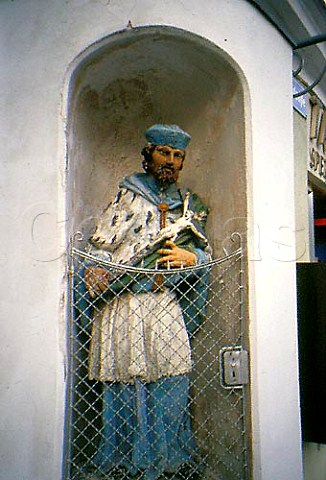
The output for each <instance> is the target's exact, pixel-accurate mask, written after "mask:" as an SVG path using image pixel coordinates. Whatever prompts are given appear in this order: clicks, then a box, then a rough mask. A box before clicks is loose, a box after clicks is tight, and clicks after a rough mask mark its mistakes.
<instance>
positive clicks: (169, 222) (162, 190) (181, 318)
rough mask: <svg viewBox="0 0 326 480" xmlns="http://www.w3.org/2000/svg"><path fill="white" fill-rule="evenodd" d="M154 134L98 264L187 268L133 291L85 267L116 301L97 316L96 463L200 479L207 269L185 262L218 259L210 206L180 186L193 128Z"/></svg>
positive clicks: (93, 284)
mask: <svg viewBox="0 0 326 480" xmlns="http://www.w3.org/2000/svg"><path fill="white" fill-rule="evenodd" d="M145 136H146V139H147V142H148V143H147V145H146V146H145V148H144V149H143V151H142V155H143V157H144V160H143V168H144V171H145V173H135V174H133V175H131V176H129V177H126V178H125V179H124V180H122V182H121V183H120V185H119V191H118V193H117V195H116V197H115V200H114V201H113V202H112V203H111V204H110V205H109V206H108V208H107V209H106V210H105V211H104V213H103V214H102V216H101V218H100V221H99V224H98V225H97V228H96V231H95V233H94V234H93V235H92V237H91V238H90V242H89V247H88V252H89V253H91V254H92V255H93V256H94V257H96V258H97V259H99V262H100V260H101V259H104V260H105V259H106V260H108V259H109V260H111V261H113V262H115V263H119V264H125V265H133V266H137V265H138V266H143V267H147V268H155V267H156V268H157V267H158V266H159V267H160V269H162V272H164V269H166V268H170V269H175V268H177V269H178V270H177V271H176V273H174V274H172V275H171V274H170V275H167V274H165V275H164V273H163V274H162V275H161V274H158V273H156V275H152V276H148V275H135V277H134V278H133V277H132V275H131V276H130V275H129V276H128V288H126V285H125V284H123V281H121V280H119V281H117V279H116V277H115V274H114V272H113V271H112V269H110V268H103V266H99V264H98V263H95V262H89V263H87V264H86V265H85V269H84V272H83V276H84V280H85V284H84V286H85V289H86V292H87V293H86V294H87V295H88V296H89V297H90V299H91V301H93V302H94V301H96V299H97V298H98V297H105V296H106V297H107V298H110V301H109V302H108V301H107V302H104V303H99V305H100V306H98V307H97V308H94V310H93V312H92V314H91V315H92V335H91V338H92V339H91V347H90V352H89V378H90V379H93V380H98V381H100V382H103V412H102V423H103V428H102V432H101V434H102V441H101V442H100V444H99V447H98V451H97V454H96V456H95V458H93V460H92V464H93V465H94V466H96V469H97V471H98V472H102V473H103V474H107V475H108V476H106V477H104V478H128V479H129V478H142V479H144V480H156V479H159V478H176V479H177V478H189V479H190V478H200V474H199V473H198V469H199V468H200V467H199V466H198V463H196V462H198V458H197V454H196V444H195V441H194V439H193V435H192V430H191V421H190V412H189V398H190V397H189V375H190V372H191V370H192V360H191V336H192V335H193V334H194V333H195V332H196V329H197V328H198V326H199V325H200V323H201V321H202V317H203V315H204V313H205V301H206V284H207V277H208V271H207V268H202V269H195V270H192V269H188V270H187V269H185V271H184V272H182V271H180V267H188V266H193V265H196V264H198V265H199V264H204V263H206V262H207V261H208V260H209V259H210V247H209V244H208V241H207V238H206V235H205V232H204V227H205V222H206V217H207V213H208V210H207V208H206V207H205V206H204V205H203V203H202V202H201V201H200V199H199V197H198V196H197V195H195V194H193V193H192V192H191V191H190V190H189V189H187V188H184V187H181V186H179V184H178V177H179V173H180V171H181V169H182V167H183V163H184V159H185V155H186V153H185V151H186V148H187V146H188V143H189V141H190V138H191V137H190V135H189V134H188V133H186V132H184V131H183V130H182V129H181V128H180V127H178V126H176V125H153V126H152V127H151V128H149V129H148V130H147V131H146V132H145ZM189 472H190V473H189ZM191 472H192V473H191ZM196 472H197V473H196ZM92 478H97V477H92ZM99 478H102V477H99Z"/></svg>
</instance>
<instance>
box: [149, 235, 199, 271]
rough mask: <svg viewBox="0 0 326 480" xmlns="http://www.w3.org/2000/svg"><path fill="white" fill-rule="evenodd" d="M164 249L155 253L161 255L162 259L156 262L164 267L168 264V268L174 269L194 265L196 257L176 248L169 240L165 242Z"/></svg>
mask: <svg viewBox="0 0 326 480" xmlns="http://www.w3.org/2000/svg"><path fill="white" fill-rule="evenodd" d="M165 247H168V248H160V249H159V250H158V251H157V253H159V254H160V255H163V256H162V258H159V259H158V260H157V263H161V264H163V265H164V266H167V265H168V264H169V266H170V267H176V268H177V267H191V266H192V265H196V261H197V256H196V255H195V254H194V253H192V252H189V251H188V250H185V249H184V248H180V247H178V246H177V245H176V244H175V243H174V242H172V241H171V240H167V241H166V242H165Z"/></svg>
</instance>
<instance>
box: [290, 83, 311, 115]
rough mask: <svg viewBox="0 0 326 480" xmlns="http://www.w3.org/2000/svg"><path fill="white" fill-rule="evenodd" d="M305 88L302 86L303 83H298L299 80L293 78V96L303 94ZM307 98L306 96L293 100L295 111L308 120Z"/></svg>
mask: <svg viewBox="0 0 326 480" xmlns="http://www.w3.org/2000/svg"><path fill="white" fill-rule="evenodd" d="M304 88H305V87H304V86H303V85H301V83H300V82H298V80H296V79H295V78H293V83H292V91H293V95H294V94H296V93H299V92H301V91H302V90H304ZM306 96H307V95H306V94H305V95H301V96H300V97H295V98H293V108H294V109H295V110H297V112H299V113H301V115H302V116H303V117H305V118H307V99H306Z"/></svg>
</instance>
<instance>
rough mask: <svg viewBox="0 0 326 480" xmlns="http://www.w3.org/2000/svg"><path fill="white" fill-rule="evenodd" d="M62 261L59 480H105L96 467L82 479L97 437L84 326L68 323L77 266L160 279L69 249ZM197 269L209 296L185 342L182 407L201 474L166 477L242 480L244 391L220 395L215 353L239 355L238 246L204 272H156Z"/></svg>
mask: <svg viewBox="0 0 326 480" xmlns="http://www.w3.org/2000/svg"><path fill="white" fill-rule="evenodd" d="M232 238H233V240H234V241H236V240H238V241H240V242H241V237H240V235H239V234H234V235H233V236H232ZM69 260H70V288H69V295H70V304H71V309H70V319H69V326H68V337H69V345H68V347H69V349H68V351H69V372H68V383H67V414H66V435H65V459H64V479H65V480H82V479H84V478H87V479H90V480H92V479H97V478H106V479H107V480H111V478H112V479H113V478H116V477H114V476H112V477H111V476H108V475H106V476H101V474H103V472H102V471H101V468H95V470H94V468H93V469H92V470H93V474H89V475H88V476H87V474H86V476H85V471H86V470H85V466H87V465H89V464H90V465H91V466H92V459H93V458H94V455H95V454H96V449H97V448H98V444H99V440H100V438H101V428H102V426H103V425H102V419H101V409H102V403H101V402H102V400H101V395H102V391H101V382H97V381H89V380H88V373H87V356H88V348H89V332H88V331H87V329H88V328H89V326H82V325H80V322H79V320H80V319H76V315H75V304H74V289H75V288H76V276H77V277H78V264H79V263H83V262H88V261H91V262H97V263H98V264H99V263H101V265H102V266H104V267H106V268H110V269H111V270H114V271H116V272H117V273H119V274H131V275H134V276H136V277H137V275H141V276H144V275H145V276H147V277H153V276H155V275H157V273H162V270H160V269H158V268H155V269H148V268H142V267H131V266H126V265H119V264H115V263H114V262H110V261H101V262H99V261H98V259H97V258H96V257H93V256H92V255H88V254H86V253H85V252H83V251H80V250H78V249H76V248H74V247H72V248H71V254H70V259H69ZM203 268H207V269H209V270H210V284H209V285H208V287H207V288H208V290H209V295H208V298H207V302H206V310H207V314H206V318H205V321H204V323H203V325H202V326H200V327H199V328H198V331H197V332H196V334H195V335H194V336H193V338H192V340H191V342H192V345H191V346H192V360H193V373H192V374H191V384H192V387H191V392H192V393H191V400H190V404H191V405H190V407H191V418H192V428H193V431H194V435H195V438H196V443H197V446H198V450H199V452H200V462H201V465H203V466H204V467H202V468H201V470H200V473H198V472H197V475H200V476H199V477H198V476H197V477H192V476H191V475H192V474H190V473H189V474H187V473H183V476H180V474H177V473H176V474H175V475H172V476H169V477H168V478H171V479H172V480H179V479H184V480H190V479H192V478H200V479H203V480H204V479H207V480H208V479H209V480H213V479H214V480H246V479H247V478H248V475H249V464H248V438H247V428H246V425H247V420H246V418H247V413H246V393H245V392H246V389H245V388H243V386H241V385H238V386H234V387H232V386H231V387H227V388H223V386H221V383H220V376H221V367H220V360H221V359H220V358H219V352H220V350H221V348H223V347H227V348H233V347H234V348H236V349H239V348H240V349H241V348H242V342H243V339H244V335H245V318H244V278H245V277H244V252H243V248H242V245H241V246H240V248H238V249H237V250H236V251H234V252H233V253H231V254H229V255H226V256H225V257H223V258H219V259H215V260H212V261H210V262H208V263H206V264H205V265H199V266H193V267H186V268H181V269H167V270H164V276H167V277H168V276H169V275H176V274H179V273H180V274H185V273H190V274H191V273H195V272H196V271H198V269H203ZM77 281H78V280H77ZM90 321H91V319H90ZM126 440H127V441H128V439H126ZM93 466H94V465H93ZM92 475H93V476H92ZM97 475H99V476H97ZM117 478H126V479H127V478H129V477H128V476H126V477H117ZM132 478H133V477H132ZM137 478H142V477H137ZM162 478H163V477H162ZM164 478H165V477H164Z"/></svg>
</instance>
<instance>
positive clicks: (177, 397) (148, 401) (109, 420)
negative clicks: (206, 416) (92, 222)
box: [77, 174, 210, 480]
mask: <svg viewBox="0 0 326 480" xmlns="http://www.w3.org/2000/svg"><path fill="white" fill-rule="evenodd" d="M120 188H122V189H126V190H128V191H131V192H133V193H134V194H136V195H141V196H142V197H143V198H146V200H148V201H149V202H150V203H151V204H153V205H155V206H157V205H158V204H159V203H161V202H165V203H167V204H168V205H169V209H170V211H178V210H180V208H182V206H183V201H184V197H185V193H186V191H185V190H184V189H180V188H179V187H178V186H177V185H176V184H173V185H170V186H169V187H168V188H166V189H163V188H162V187H161V186H160V185H159V184H158V183H157V182H156V181H155V180H154V179H153V178H152V177H150V176H148V175H147V174H134V175H132V176H130V177H127V178H125V179H124V180H123V181H122V182H121V184H120ZM116 201H119V194H118V196H117V197H116ZM189 208H190V209H191V210H192V212H193V213H194V215H193V222H194V224H195V226H196V229H197V230H198V231H199V232H200V233H201V234H203V235H204V226H205V221H206V215H207V209H206V207H205V206H204V205H203V204H202V203H201V201H200V199H199V198H198V197H197V196H196V195H193V194H191V195H190V202H189ZM97 241H99V238H98V236H97V234H96V233H95V234H94V235H93V240H92V243H93V245H94V244H95V247H97V245H96V242H97ZM176 243H177V244H179V245H180V246H182V247H185V248H188V249H189V250H191V251H193V252H194V253H195V254H196V255H197V263H198V264H202V263H205V262H206V261H207V260H209V258H210V257H209V253H208V244H207V242H205V241H204V242H203V240H202V238H199V237H197V236H196V235H194V234H193V233H192V232H189V231H187V232H183V233H182V234H181V235H180V237H178V239H177V240H176ZM158 247H159V246H158ZM93 250H94V247H93ZM156 258H157V254H156V253H155V251H152V252H150V253H148V255H147V256H145V257H144V258H143V263H142V264H143V265H145V266H147V267H153V266H155V259H156ZM144 262H145V264H144ZM135 264H136V265H137V262H136V263H135ZM88 265H89V263H88V264H87V265H86V266H88ZM80 276H81V277H82V276H83V273H82V272H81V274H80ZM122 280H123V281H121V279H119V281H117V282H115V283H114V282H113V284H112V285H111V287H110V289H111V292H116V293H117V294H119V293H120V292H121V289H122V288H124V287H123V284H124V282H127V283H128V285H129V288H130V289H131V290H132V291H133V292H134V293H135V294H137V293H140V292H142V293H143V292H147V291H150V290H151V289H152V287H153V282H152V281H151V280H149V279H148V278H147V279H146V278H141V279H139V281H137V282H134V280H135V279H134V278H133V276H132V275H130V276H125V277H124V279H122ZM207 281H208V269H207V268H205V267H204V268H202V269H197V270H196V271H195V272H190V273H189V272H184V273H176V274H173V275H166V281H165V286H166V287H167V288H170V289H173V291H174V292H176V295H177V298H178V302H179V305H180V307H181V309H182V314H183V317H184V321H185V325H186V328H187V331H188V334H189V336H190V337H191V336H192V335H193V334H194V333H195V332H196V330H197V329H198V327H199V325H200V323H201V321H202V318H203V316H204V315H205V303H206V286H207ZM189 284H191V285H192V288H190V287H189ZM120 294H121V293H120ZM77 297H78V298H77V310H79V314H80V315H79V316H80V318H82V317H84V318H85V317H86V321H87V322H89V320H90V319H91V318H92V309H93V305H94V301H92V300H91V299H90V298H89V297H88V295H87V292H86V290H85V285H84V284H83V283H80V284H79V290H78V294H77ZM85 325H86V323H85ZM102 420H103V428H102V432H101V434H102V440H101V442H100V444H99V447H98V451H97V454H96V456H95V457H94V458H93V459H92V462H91V463H92V464H93V465H95V466H97V467H98V469H99V470H100V471H102V472H109V471H110V470H111V469H113V468H116V467H124V468H125V469H126V470H127V471H128V472H129V473H130V475H131V477H132V476H133V475H136V474H137V472H144V473H143V475H144V476H143V477H142V478H144V479H145V480H156V479H158V478H159V477H160V476H161V475H162V473H163V472H176V471H177V470H178V469H179V468H180V467H181V466H182V465H185V464H189V463H194V462H195V460H194V456H195V452H196V446H195V442H194V439H193V435H192V431H191V421H190V412H189V375H187V374H186V375H175V376H170V377H162V378H159V379H158V380H157V381H155V382H144V381H141V380H140V379H139V378H135V379H134V383H133V384H128V383H123V382H103V413H102Z"/></svg>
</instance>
